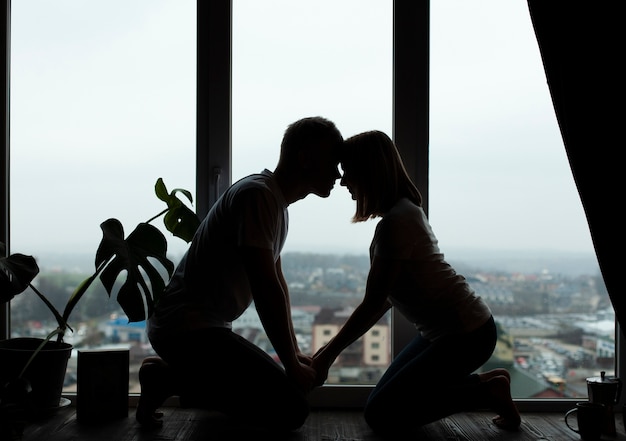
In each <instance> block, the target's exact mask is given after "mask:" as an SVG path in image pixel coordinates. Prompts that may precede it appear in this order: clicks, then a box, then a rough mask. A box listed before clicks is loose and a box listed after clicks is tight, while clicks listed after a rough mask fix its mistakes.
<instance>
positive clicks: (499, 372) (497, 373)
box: [478, 368, 511, 384]
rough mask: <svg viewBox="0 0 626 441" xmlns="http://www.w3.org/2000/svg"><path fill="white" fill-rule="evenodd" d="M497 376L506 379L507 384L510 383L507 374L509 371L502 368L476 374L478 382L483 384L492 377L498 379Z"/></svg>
mask: <svg viewBox="0 0 626 441" xmlns="http://www.w3.org/2000/svg"><path fill="white" fill-rule="evenodd" d="M499 376H503V377H506V379H507V380H508V381H509V384H510V383H511V374H509V371H507V370H506V369H503V368H496V369H492V370H490V371H487V372H481V373H480V374H478V378H480V381H481V382H483V383H484V382H485V381H489V380H491V379H492V378H494V377H499Z"/></svg>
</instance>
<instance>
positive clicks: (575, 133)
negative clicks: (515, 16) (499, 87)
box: [528, 0, 626, 329]
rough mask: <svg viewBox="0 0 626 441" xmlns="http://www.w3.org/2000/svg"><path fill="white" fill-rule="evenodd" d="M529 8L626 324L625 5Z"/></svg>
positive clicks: (601, 257)
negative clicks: (625, 229) (625, 180)
mask: <svg viewBox="0 0 626 441" xmlns="http://www.w3.org/2000/svg"><path fill="white" fill-rule="evenodd" d="M528 6H529V10H530V17H531V20H532V24H533V27H534V30H535V35H536V37H537V43H538V45H539V50H540V52H541V58H542V61H543V66H544V70H545V73H546V80H547V83H548V87H549V89H550V94H551V96H552V102H553V104H554V110H555V112H556V117H557V120H558V123H559V128H560V130H561V136H562V137H563V142H564V144H565V149H566V151H567V157H568V159H569V163H570V166H571V169H572V174H573V177H574V181H575V183H576V186H577V189H578V193H579V195H580V199H581V202H582V206H583V208H584V211H585V215H586V217H587V223H588V225H589V230H590V232H591V237H592V240H593V245H594V248H595V252H596V256H597V258H598V262H599V265H600V271H601V273H602V277H603V278H604V283H605V285H606V288H607V290H608V293H609V296H610V298H611V302H612V303H613V307H614V308H615V313H616V317H617V321H618V323H619V325H620V327H621V328H622V329H624V327H625V326H626V287H624V285H622V283H623V282H622V280H621V277H622V275H623V274H622V272H624V273H625V274H626V268H624V262H625V260H626V259H625V257H624V251H625V250H624V245H625V243H624V242H625V241H624V224H625V219H626V215H624V214H623V211H624V201H625V199H626V196H625V195H624V193H623V189H624V185H623V182H624V164H625V162H624V160H623V159H622V154H623V153H624V150H626V149H625V147H626V142H625V140H624V128H625V126H626V122H625V120H624V116H625V111H624V109H625V107H626V101H625V99H624V98H625V97H624V86H623V84H624V81H625V80H626V76H625V72H624V67H623V64H624V58H625V55H626V48H625V45H624V35H625V33H624V29H625V28H626V26H625V25H624V14H623V10H624V7H623V4H622V2H621V1H619V0H618V1H611V2H608V1H598V2H580V1H576V0H569V1H563V0H549V1H548V0H528ZM554 203H555V204H558V203H559V201H554Z"/></svg>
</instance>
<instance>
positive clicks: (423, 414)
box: [313, 131, 521, 435]
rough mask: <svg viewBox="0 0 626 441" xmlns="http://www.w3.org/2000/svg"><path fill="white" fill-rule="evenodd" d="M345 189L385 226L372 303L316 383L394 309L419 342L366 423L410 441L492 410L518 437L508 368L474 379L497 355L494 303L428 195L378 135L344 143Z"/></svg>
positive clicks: (362, 215) (368, 297)
mask: <svg viewBox="0 0 626 441" xmlns="http://www.w3.org/2000/svg"><path fill="white" fill-rule="evenodd" d="M341 166H342V168H343V171H344V174H343V177H342V179H341V185H343V186H345V187H347V189H348V190H349V191H350V194H351V195H352V199H354V200H355V201H356V212H355V214H354V217H353V218H352V221H353V222H363V221H367V220H369V219H374V218H381V219H380V221H379V223H378V225H377V226H376V230H375V233H374V237H373V239H372V243H371V246H370V264H371V266H370V271H369V275H368V278H367V285H366V290H365V295H364V298H363V300H362V302H361V304H360V305H359V306H358V307H357V308H356V309H355V310H354V312H353V314H352V315H351V317H350V318H349V319H348V320H347V321H346V323H345V324H344V326H343V327H342V329H341V330H340V332H339V333H338V334H337V335H336V336H335V337H334V338H333V339H332V340H331V341H330V342H329V343H328V344H327V345H326V346H324V347H323V348H321V349H320V350H319V351H318V352H317V353H316V354H315V356H314V361H313V366H314V367H315V368H316V370H317V372H318V384H321V383H323V382H324V381H325V380H326V378H327V376H328V369H329V367H330V365H331V364H332V363H333V362H334V360H335V358H336V357H337V356H338V355H339V353H340V352H341V351H342V350H343V349H345V348H346V347H347V346H348V345H350V344H351V343H352V342H354V341H355V340H356V339H357V338H359V337H360V336H361V335H363V334H364V333H365V332H366V331H367V330H368V329H369V328H370V327H371V326H372V325H373V324H375V323H376V322H377V321H378V319H380V318H381V317H382V315H383V314H385V312H386V311H388V310H389V308H391V307H392V306H394V307H395V308H397V310H398V311H399V312H401V313H402V314H403V315H404V316H405V317H406V318H407V319H409V320H410V321H411V322H412V323H414V324H415V326H416V328H417V329H418V331H419V332H418V335H417V336H416V337H415V338H414V339H413V340H412V341H411V342H410V343H409V344H408V345H407V347H406V348H404V350H403V351H402V352H401V353H400V354H398V356H397V357H396V358H395V359H394V360H393V362H392V363H391V365H390V366H389V368H388V369H387V371H386V372H385V374H384V375H383V376H382V378H381V379H380V381H379V382H378V384H377V385H376V387H375V388H374V390H373V391H372V393H371V395H370V397H369V399H368V401H367V404H366V407H365V419H366V421H367V423H368V424H369V425H370V427H371V428H372V429H373V430H374V431H375V432H377V433H379V434H382V435H385V434H393V435H398V434H404V433H406V432H407V431H408V430H410V429H411V428H415V427H418V426H421V425H424V424H428V423H430V422H433V421H436V420H438V419H440V418H443V417H445V416H449V415H451V414H453V413H457V412H461V411H466V410H472V409H477V408H484V407H489V408H491V409H493V410H494V411H496V412H497V413H498V415H497V416H496V417H495V418H494V419H493V422H494V423H495V424H496V425H497V426H499V427H501V428H504V429H508V430H516V429H517V428H518V427H519V425H520V423H521V419H520V415H519V413H518V411H517V408H516V407H515V404H514V403H513V400H512V399H511V393H510V376H509V373H508V372H507V371H506V370H505V369H495V370H492V371H489V372H484V373H480V374H476V373H474V372H475V371H477V370H478V369H479V368H480V367H481V366H482V365H483V364H484V363H485V362H486V361H487V360H489V358H490V357H491V355H492V353H493V350H494V348H495V344H496V340H497V332H496V326H495V323H494V319H493V317H492V315H491V311H490V309H489V307H488V306H487V304H486V303H485V302H484V301H483V300H482V299H481V298H480V297H478V296H476V295H475V293H474V291H473V290H472V289H471V288H470V286H469V285H468V283H467V281H466V280H465V278H464V277H463V276H461V275H460V274H457V273H456V272H455V270H454V268H452V267H451V266H450V265H449V264H448V263H447V262H446V261H445V259H444V256H443V254H442V253H441V252H440V251H439V247H438V242H437V238H436V237H435V235H434V234H433V231H432V229H431V227H430V224H429V222H428V219H427V217H426V214H425V212H424V210H423V209H422V207H421V204H422V197H421V195H420V192H419V191H418V190H417V188H416V187H415V185H414V184H413V182H412V181H411V179H410V177H409V176H408V174H407V172H406V169H405V167H404V165H403V163H402V159H401V157H400V154H399V152H398V150H397V148H396V146H395V145H394V143H393V141H392V140H391V139H390V138H389V137H388V136H387V135H386V134H384V133H382V132H380V131H370V132H365V133H361V134H358V135H355V136H353V137H351V138H348V139H347V140H346V141H345V142H344V148H343V151H342V159H341Z"/></svg>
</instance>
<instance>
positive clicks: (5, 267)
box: [0, 242, 39, 303]
mask: <svg viewBox="0 0 626 441" xmlns="http://www.w3.org/2000/svg"><path fill="white" fill-rule="evenodd" d="M5 253H6V246H5V244H4V243H2V242H0V256H2V257H0V303H5V302H8V301H9V300H11V299H12V298H13V297H14V296H16V295H17V294H20V293H22V292H24V291H25V290H26V288H28V285H29V284H30V282H32V281H33V279H34V278H35V277H36V276H37V274H39V266H37V261H35V258H34V257H33V256H26V255H25V254H19V253H15V254H11V255H10V256H8V257H4V255H5Z"/></svg>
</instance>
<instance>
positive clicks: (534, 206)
mask: <svg viewBox="0 0 626 441" xmlns="http://www.w3.org/2000/svg"><path fill="white" fill-rule="evenodd" d="M195 3H196V2H195V0H107V1H103V0H102V1H100V0H98V1H96V0H92V1H89V2H85V1H84V0H60V1H57V2H50V1H47V0H20V1H19V2H13V5H12V48H11V51H12V66H11V148H12V150H11V201H12V203H11V222H12V231H11V241H12V251H13V252H23V253H26V254H37V253H40V252H44V251H45V252H48V251H52V250H56V251H59V252H69V251H71V250H76V251H80V252H84V251H86V252H89V251H91V250H93V252H95V249H96V248H97V244H98V243H99V240H100V237H101V233H100V230H99V228H98V225H99V224H100V223H101V222H102V221H104V220H105V219H107V218H109V217H116V218H118V219H120V220H122V222H123V224H124V225H126V226H127V231H126V233H127V234H128V233H129V232H130V230H131V229H132V228H131V227H133V226H134V225H135V224H136V223H137V222H141V221H144V220H147V219H148V218H149V217H151V216H152V215H154V214H156V213H157V212H158V211H160V210H161V206H160V202H159V201H158V200H157V199H156V197H154V196H153V186H154V183H155V182H156V179H157V178H159V177H163V179H164V181H165V183H166V185H167V186H168V187H169V188H170V189H172V188H174V187H178V188H186V189H189V190H192V191H193V190H194V185H195V180H194V175H193V162H194V159H195V154H194V148H195V144H194V143H195V95H194V93H195V81H196V78H195ZM391 5H392V2H391V1H380V0H341V1H336V0H323V1H321V0H319V1H316V2H305V1H294V0H281V1H277V0H273V1H268V2H258V1H256V0H234V6H233V16H234V22H233V78H232V84H233V91H232V93H233V103H232V106H233V110H232V112H233V113H232V121H233V122H232V130H233V178H238V177H242V176H244V175H246V174H248V173H253V172H258V171H260V170H262V169H263V168H268V169H270V170H271V169H273V167H274V166H275V165H276V161H277V158H278V151H279V145H280V140H281V138H282V134H283V132H284V130H285V128H286V127H287V125H288V124H289V123H291V122H293V121H295V120H296V119H299V118H301V117H304V116H311V115H322V116H325V117H328V118H329V119H331V120H333V121H334V122H335V123H336V124H337V126H338V128H339V129H340V130H341V132H342V134H343V135H344V137H347V136H350V135H353V134H356V133H358V132H360V131H364V130H370V129H379V130H383V131H385V132H387V133H389V134H391V125H392V124H391V122H392V115H391V104H392V101H391V100H392V96H391V88H392V84H391V79H392V70H391V69H392V47H391V41H392V40H391V32H392V22H391V17H392V11H391ZM430 86H431V89H430V173H431V175H430V177H429V179H430V213H429V216H430V220H431V223H432V225H433V228H434V231H435V233H436V234H437V236H438V238H439V241H440V245H441V247H442V250H443V251H444V252H447V251H449V252H451V253H454V252H457V250H467V249H479V250H486V251H489V250H512V251H519V252H520V253H521V252H529V251H532V252H538V253H541V252H547V251H559V252H564V253H570V254H591V253H593V250H592V243H591V239H590V235H589V232H588V228H587V224H586V221H585V217H584V212H583V210H582V206H581V204H580V199H579V198H578V195H577V193H576V188H575V185H574V182H573V179H572V176H571V171H570V170H569V167H568V164H567V158H566V155H565V152H564V149H563V143H562V140H561V137H560V133H559V130H558V125H557V122H556V119H555V116H554V111H553V108H552V105H551V101H550V96H549V91H548V87H547V84H546V80H545V75H544V73H543V68H542V65H541V59H540V55H539V50H538V48H537V44H536V40H535V37H534V34H533V30H532V24H531V21H530V17H529V14H528V8H527V3H526V2H525V1H523V0H511V1H506V2H502V1H498V0H485V1H481V2H466V1H463V0H437V1H436V2H434V1H433V2H431V79H430ZM353 204H354V202H353V201H352V200H351V199H350V197H349V195H348V193H347V191H345V189H344V188H342V187H340V186H339V182H337V184H336V187H335V190H334V191H333V193H332V194H331V196H330V197H329V198H327V199H322V198H318V197H316V196H309V197H307V198H305V199H304V200H302V201H299V202H297V203H296V204H293V205H292V206H291V207H290V216H291V224H290V233H289V237H288V240H287V244H286V248H285V251H316V252H349V253H367V250H368V247H369V242H370V240H371V236H372V233H373V231H374V227H375V221H369V222H366V223H361V224H352V223H351V222H350V217H351V215H352V213H353V211H354V205H353ZM170 248H171V249H172V250H173V251H175V252H180V251H181V250H184V248H185V246H184V244H183V243H180V242H179V241H177V239H176V238H171V240H170Z"/></svg>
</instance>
